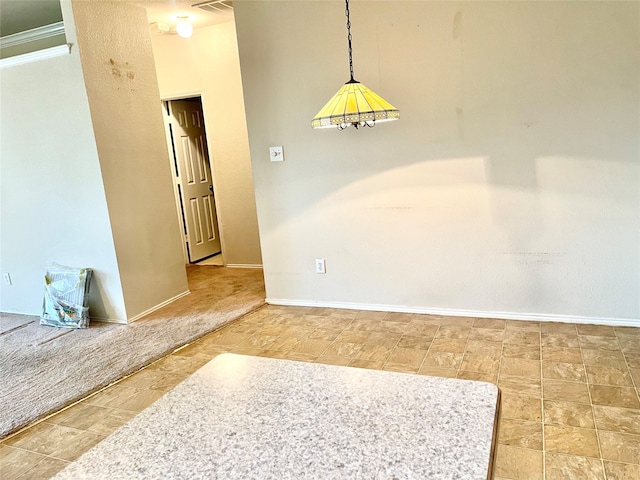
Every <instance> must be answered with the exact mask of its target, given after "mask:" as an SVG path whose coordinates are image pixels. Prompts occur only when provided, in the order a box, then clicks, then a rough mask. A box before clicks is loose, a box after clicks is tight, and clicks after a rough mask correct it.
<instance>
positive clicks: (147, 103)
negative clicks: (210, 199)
mask: <svg viewBox="0 0 640 480" xmlns="http://www.w3.org/2000/svg"><path fill="white" fill-rule="evenodd" d="M72 5H73V12H74V16H75V18H76V26H77V36H78V46H79V49H80V56H81V59H82V67H83V73H84V80H85V86H86V89H87V94H88V99H89V107H90V110H91V119H92V123H93V130H94V134H95V139H96V145H97V148H98V155H99V159H100V169H101V172H102V178H103V181H104V188H105V192H106V198H107V205H108V209H109V218H110V220H111V227H112V233H113V240H114V243H115V249H116V256H117V259H118V266H119V270H120V277H121V281H122V290H123V293H124V300H125V305H126V311H127V318H128V319H132V318H135V317H137V316H139V315H141V314H143V313H144V312H146V311H148V310H150V309H153V308H155V307H156V306H158V305H159V304H162V303H163V302H165V301H167V300H170V299H172V298H175V297H176V296H179V295H181V294H183V293H185V292H186V291H187V279H186V273H185V268H184V262H183V258H182V247H181V234H180V228H179V223H178V217H177V215H176V210H175V206H174V199H173V186H172V180H171V171H170V166H169V160H168V152H167V149H166V143H165V136H164V125H163V120H162V113H161V109H160V107H159V105H160V94H159V91H158V84H157V79H156V72H155V65H154V59H153V52H152V48H151V39H150V35H149V29H148V25H147V16H146V11H145V10H144V9H143V8H140V7H136V6H133V5H129V4H126V3H112V2H86V1H76V0H74V1H73V2H72ZM97 19H99V20H100V21H96V20H97Z"/></svg>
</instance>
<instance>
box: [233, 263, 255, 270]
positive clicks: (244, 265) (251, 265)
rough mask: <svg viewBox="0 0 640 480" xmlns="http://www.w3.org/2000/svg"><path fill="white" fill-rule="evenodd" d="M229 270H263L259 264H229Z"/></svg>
mask: <svg viewBox="0 0 640 480" xmlns="http://www.w3.org/2000/svg"><path fill="white" fill-rule="evenodd" d="M227 268H260V269H261V268H262V265H258V264H257V263H227Z"/></svg>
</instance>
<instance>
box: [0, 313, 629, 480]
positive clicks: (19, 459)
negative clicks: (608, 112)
mask: <svg viewBox="0 0 640 480" xmlns="http://www.w3.org/2000/svg"><path fill="white" fill-rule="evenodd" d="M222 352H235V353H240V354H246V355H260V356H267V357H274V358H288V359H292V360H299V361H305V362H320V363H328V364H337V365H349V366H352V367H358V368H372V369H383V370H393V371H398V372H406V373H410V374H422V375H438V376H445V377H458V378H465V379H473V380H483V381H488V382H493V383H497V385H498V386H499V387H500V389H501V391H502V407H501V415H500V429H499V436H498V448H497V458H496V464H495V471H494V473H495V478H496V479H519V478H532V479H535V478H545V479H571V478H575V479H590V478H593V479H610V480H611V479H616V480H617V479H635V478H640V400H639V397H638V387H640V328H631V327H620V328H618V327H615V328H614V327H607V326H596V325H575V324H560V323H540V322H525V321H508V320H507V321H505V320H497V319H476V318H453V317H438V316H430V315H417V314H402V313H384V312H369V311H355V310H353V311H351V310H336V309H325V308H300V307H278V306H266V307H263V308H262V309H260V310H258V311H256V312H254V313H252V314H249V315H247V316H245V317H243V318H241V319H239V320H237V321H234V322H232V323H231V324H229V325H227V326H225V327H223V328H221V329H220V330H218V331H216V332H213V333H211V334H209V335H207V336H205V337H203V338H201V339H199V340H197V341H196V342H194V343H192V344H191V345H188V346H186V347H185V348H182V349H180V350H179V351H176V352H174V353H172V354H171V355H169V356H167V357H165V358H163V359H161V360H159V361H158V362H156V363H154V364H152V365H150V366H149V367H147V368H145V369H143V370H141V371H140V372H138V373H136V374H134V375H132V376H130V377H128V378H126V379H124V380H122V381H120V382H119V383H117V384H116V385H113V386H111V387H109V388H107V389H106V390H104V391H102V392H100V393H98V394H96V395H94V396H92V397H90V398H87V399H85V400H84V401H82V402H80V403H79V404H77V405H75V406H73V407H71V408H69V409H67V410H65V411H63V412H60V413H58V414H57V415H55V416H53V417H51V418H48V419H46V420H45V421H43V422H42V423H40V424H37V425H35V426H33V427H31V428H29V429H28V430H26V431H24V432H23V433H21V434H19V435H16V436H14V437H10V438H8V439H5V440H4V441H3V442H2V443H1V444H0V458H1V459H2V478H3V479H4V480H9V479H27V478H28V479H46V478H50V477H52V476H53V475H55V473H56V472H57V471H59V470H60V469H62V468H63V467H64V466H65V465H66V464H67V463H68V462H72V461H73V460H74V459H75V458H77V457H78V456H79V455H81V454H82V453H83V452H85V451H86V450H88V449H89V448H91V447H92V446H93V445H95V444H96V443H98V442H99V441H100V440H102V439H103V438H106V437H107V436H108V435H110V434H111V433H112V432H114V431H115V430H116V429H117V428H118V427H119V426H121V425H122V424H124V423H125V422H126V421H127V420H128V419H130V418H132V417H133V416H134V415H135V414H136V413H138V412H140V411H141V410H143V409H144V408H145V407H147V406H148V405H150V404H151V403H152V402H153V401H155V400H156V399H157V398H159V397H160V396H161V395H162V394H163V393H165V392H167V391H168V390H170V389H171V388H173V387H174V386H175V385H177V384H178V383H179V382H180V381H182V380H183V379H185V378H186V377H187V376H188V375H190V374H191V373H193V372H194V371H195V370H197V369H198V368H199V367H201V366H202V365H204V364H205V363H207V362H208V361H209V360H211V359H212V358H214V357H215V356H216V355H218V354H220V353H222ZM319 387H320V386H319Z"/></svg>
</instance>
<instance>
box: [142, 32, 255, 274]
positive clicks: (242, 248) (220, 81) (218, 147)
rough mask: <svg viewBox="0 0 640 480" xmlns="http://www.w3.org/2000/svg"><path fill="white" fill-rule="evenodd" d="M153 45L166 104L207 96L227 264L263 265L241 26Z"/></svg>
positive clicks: (204, 100)
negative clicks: (244, 89)
mask: <svg viewBox="0 0 640 480" xmlns="http://www.w3.org/2000/svg"><path fill="white" fill-rule="evenodd" d="M152 41H153V51H154V56H155V60H156V67H157V72H158V84H159V87H160V94H161V96H162V98H176V97H184V96H185V95H186V96H189V95H194V94H200V95H201V96H202V105H203V110H204V116H205V124H206V128H207V139H208V142H209V153H210V158H211V164H212V167H213V172H214V183H215V190H216V200H217V205H216V208H217V209H218V219H219V221H220V235H221V239H222V248H223V257H224V260H225V262H226V263H227V264H232V265H261V264H262V257H261V253H260V239H259V235H258V221H257V216H256V201H255V194H254V189H253V177H252V173H251V159H250V155H249V141H248V137H247V124H246V118H245V113H244V100H243V97H242V83H241V79H240V64H239V59H238V46H237V43H236V31H235V25H234V23H233V22H228V23H225V24H221V25H215V26H212V27H207V28H199V29H197V30H195V31H194V33H193V36H192V37H191V38H188V39H184V38H181V37H179V36H177V35H161V36H155V37H153V38H152ZM263 153H264V152H263Z"/></svg>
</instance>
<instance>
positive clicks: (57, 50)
mask: <svg viewBox="0 0 640 480" xmlns="http://www.w3.org/2000/svg"><path fill="white" fill-rule="evenodd" d="M69 53H71V44H68V43H67V44H64V45H58V46H57V47H51V48H46V49H44V50H38V51H36V52H31V53H25V54H23V55H16V56H15V57H8V58H3V59H0V70H3V69H5V68H9V67H14V66H16V65H22V64H23V63H31V62H37V61H39V60H45V59H47V58H54V57H60V56H62V55H67V54H69Z"/></svg>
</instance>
